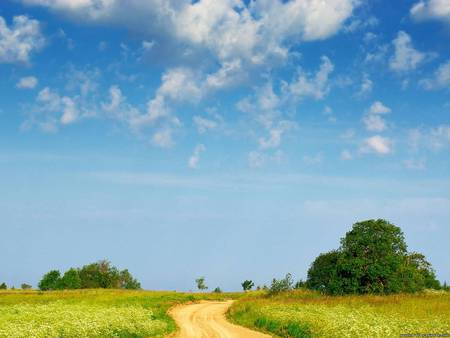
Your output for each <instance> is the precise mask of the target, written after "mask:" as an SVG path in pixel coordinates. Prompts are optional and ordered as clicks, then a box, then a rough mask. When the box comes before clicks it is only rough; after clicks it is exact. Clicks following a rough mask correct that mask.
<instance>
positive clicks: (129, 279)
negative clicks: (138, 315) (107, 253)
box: [38, 260, 141, 290]
mask: <svg viewBox="0 0 450 338" xmlns="http://www.w3.org/2000/svg"><path fill="white" fill-rule="evenodd" d="M38 286H39V289H41V290H61V289H96V288H104V289H140V288H141V285H140V283H139V282H138V281H137V280H136V279H135V278H133V276H132V275H131V273H130V272H129V271H128V269H125V270H122V271H120V270H118V269H117V268H116V267H115V266H113V265H111V263H110V262H109V261H107V260H101V261H98V262H96V263H92V264H87V265H84V266H83V267H82V268H71V269H69V270H67V271H66V272H65V273H64V275H63V276H62V277H61V273H60V272H59V271H58V270H52V271H50V272H48V273H47V274H45V275H44V277H43V278H42V280H41V281H40V282H39V285H38Z"/></svg>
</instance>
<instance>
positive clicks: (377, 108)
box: [369, 101, 391, 114]
mask: <svg viewBox="0 0 450 338" xmlns="http://www.w3.org/2000/svg"><path fill="white" fill-rule="evenodd" d="M390 112H391V108H389V107H386V106H385V105H384V104H383V102H381V101H375V102H374V103H373V104H372V105H371V106H370V108H369V113H370V114H388V113H390Z"/></svg>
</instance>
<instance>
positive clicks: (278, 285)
mask: <svg viewBox="0 0 450 338" xmlns="http://www.w3.org/2000/svg"><path fill="white" fill-rule="evenodd" d="M293 283H294V282H293V280H292V275H291V274H290V273H287V274H286V276H285V277H284V278H283V279H275V278H274V279H273V280H272V284H270V288H269V294H271V295H272V294H277V293H280V292H285V291H289V290H292V284H293Z"/></svg>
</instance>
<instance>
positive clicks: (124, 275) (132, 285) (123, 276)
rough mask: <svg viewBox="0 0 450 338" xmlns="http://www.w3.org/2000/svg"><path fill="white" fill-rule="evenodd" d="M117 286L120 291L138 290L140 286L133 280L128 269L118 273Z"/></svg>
mask: <svg viewBox="0 0 450 338" xmlns="http://www.w3.org/2000/svg"><path fill="white" fill-rule="evenodd" d="M119 284H120V288H122V289H134V290H135V289H140V288H141V284H140V283H139V282H138V281H137V279H135V278H133V276H132V275H131V273H130V272H129V271H128V269H125V270H122V271H120V274H119Z"/></svg>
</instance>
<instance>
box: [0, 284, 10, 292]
mask: <svg viewBox="0 0 450 338" xmlns="http://www.w3.org/2000/svg"><path fill="white" fill-rule="evenodd" d="M7 288H8V287H7V286H6V283H4V282H3V283H2V284H0V290H6V289H7Z"/></svg>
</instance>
